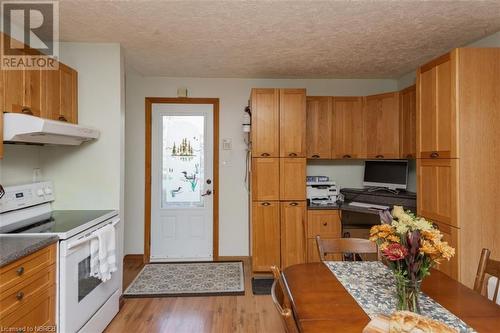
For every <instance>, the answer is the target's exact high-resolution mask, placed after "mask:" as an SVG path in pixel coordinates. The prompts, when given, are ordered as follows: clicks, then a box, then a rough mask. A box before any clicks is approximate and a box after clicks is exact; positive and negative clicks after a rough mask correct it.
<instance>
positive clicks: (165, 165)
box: [161, 116, 205, 208]
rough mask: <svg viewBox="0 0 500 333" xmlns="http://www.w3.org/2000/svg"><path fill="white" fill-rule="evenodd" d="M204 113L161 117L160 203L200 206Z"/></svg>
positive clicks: (172, 206) (201, 199)
mask: <svg viewBox="0 0 500 333" xmlns="http://www.w3.org/2000/svg"><path fill="white" fill-rule="evenodd" d="M204 127H205V117H203V116H163V117H162V135H161V138H162V160H161V170H162V178H161V183H162V184H161V192H162V198H161V207H162V208H176V207H177V208H180V207H183V208H186V207H203V204H204V203H203V197H202V196H201V194H202V193H201V192H202V190H203V179H204V170H203V169H204V142H203V137H204V134H205V133H204V132H205V131H204V130H205V128H204Z"/></svg>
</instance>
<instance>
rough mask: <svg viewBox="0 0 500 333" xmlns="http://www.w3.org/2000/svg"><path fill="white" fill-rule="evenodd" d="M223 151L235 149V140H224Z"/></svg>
mask: <svg viewBox="0 0 500 333" xmlns="http://www.w3.org/2000/svg"><path fill="white" fill-rule="evenodd" d="M222 149H224V150H231V149H233V140H232V139H222Z"/></svg>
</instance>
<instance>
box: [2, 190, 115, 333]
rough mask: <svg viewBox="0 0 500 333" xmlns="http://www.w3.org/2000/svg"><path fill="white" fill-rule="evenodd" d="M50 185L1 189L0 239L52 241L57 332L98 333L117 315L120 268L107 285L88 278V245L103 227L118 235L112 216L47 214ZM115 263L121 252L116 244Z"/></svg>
mask: <svg viewBox="0 0 500 333" xmlns="http://www.w3.org/2000/svg"><path fill="white" fill-rule="evenodd" d="M54 200H55V195H54V188H53V184H52V183H51V182H38V183H33V184H26V185H19V186H10V187H5V195H4V196H3V197H2V198H1V199H0V233H2V235H7V236H9V237H17V236H19V235H22V236H30V235H33V236H40V235H41V234H46V235H56V236H58V237H59V243H58V279H57V286H58V288H57V289H58V297H57V308H58V311H57V314H58V316H57V322H58V328H57V330H58V331H59V332H64V333H73V332H92V333H96V332H102V331H103V330H104V329H105V328H106V326H107V325H108V323H109V322H110V321H111V320H112V319H113V317H114V316H115V315H116V313H118V303H119V297H120V295H121V280H122V276H121V275H122V273H121V272H122V263H121V260H117V264H118V272H115V273H113V275H112V277H111V279H110V280H108V281H106V282H102V281H101V280H99V279H97V278H94V277H91V276H90V240H91V239H92V238H94V237H96V234H95V231H96V230H98V229H100V228H102V227H103V226H105V225H107V224H111V225H113V226H114V227H115V230H116V234H117V235H118V231H119V230H121V228H122V226H121V224H122V223H121V222H120V218H119V216H118V211H116V210H52V202H53V201H54ZM116 244H117V249H116V255H117V259H121V254H122V252H123V249H122V245H121V244H120V242H116Z"/></svg>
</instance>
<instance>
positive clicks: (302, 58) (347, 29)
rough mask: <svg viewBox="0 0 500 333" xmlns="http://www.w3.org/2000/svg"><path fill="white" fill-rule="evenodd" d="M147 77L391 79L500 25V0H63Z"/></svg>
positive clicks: (69, 34) (82, 26)
mask: <svg viewBox="0 0 500 333" xmlns="http://www.w3.org/2000/svg"><path fill="white" fill-rule="evenodd" d="M60 11H61V15H60V24H61V38H62V40H66V41H87V42H119V43H121V44H122V46H123V48H124V50H125V58H126V63H127V66H128V67H131V68H133V69H134V70H136V71H137V72H139V73H141V74H143V75H147V76H180V77H245V78H252V77H259V78H278V77H279V78H345V77H350V78H390V77H398V76H400V75H402V74H404V73H407V72H409V71H411V70H413V69H415V68H416V67H417V66H419V65H421V64H422V63H424V62H426V61H428V60H430V59H432V58H433V57H436V56H438V55H440V54H443V53H445V52H447V51H448V50H450V49H451V48H454V47H458V46H462V45H465V44H467V43H469V42H471V41H473V40H476V39H479V38H481V37H483V36H486V35H488V34H491V33H494V32H496V31H498V30H500V1H354V2H351V1H160V0H156V1H139V0H137V1H133V0H129V1H84V0H79V1H76V0H63V1H60Z"/></svg>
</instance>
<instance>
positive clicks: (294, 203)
mask: <svg viewBox="0 0 500 333" xmlns="http://www.w3.org/2000/svg"><path fill="white" fill-rule="evenodd" d="M298 205H299V204H298V203H296V202H291V203H290V206H298Z"/></svg>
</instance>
